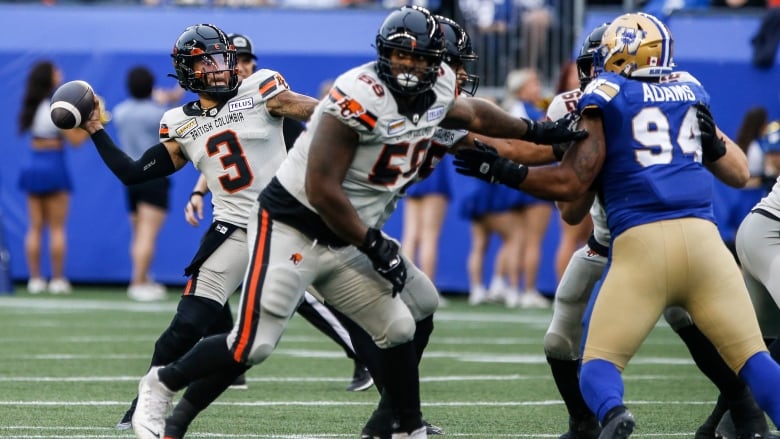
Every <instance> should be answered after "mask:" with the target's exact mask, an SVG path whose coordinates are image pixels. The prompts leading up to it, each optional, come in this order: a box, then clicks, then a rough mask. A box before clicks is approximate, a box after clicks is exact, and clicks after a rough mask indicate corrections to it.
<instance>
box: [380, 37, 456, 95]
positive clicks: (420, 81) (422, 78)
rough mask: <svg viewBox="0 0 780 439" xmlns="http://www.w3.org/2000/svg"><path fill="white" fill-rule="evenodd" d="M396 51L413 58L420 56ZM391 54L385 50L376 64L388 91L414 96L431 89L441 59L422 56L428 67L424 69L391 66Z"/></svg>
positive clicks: (437, 73) (403, 50)
mask: <svg viewBox="0 0 780 439" xmlns="http://www.w3.org/2000/svg"><path fill="white" fill-rule="evenodd" d="M396 50H398V51H400V52H401V53H403V54H404V55H407V56H410V57H413V58H417V57H418V56H420V55H419V54H416V53H414V52H409V51H407V50H405V49H400V48H396ZM392 52H393V49H392V48H391V49H387V50H386V51H385V53H383V54H382V55H380V56H379V59H378V62H377V69H378V71H379V76H380V77H381V78H382V80H384V81H385V83H386V84H387V87H388V88H389V89H390V90H392V91H394V92H395V93H398V94H401V95H404V96H416V95H419V94H421V93H424V92H426V91H428V90H430V89H432V88H433V85H434V84H435V83H436V79H438V77H439V68H440V67H441V57H436V56H426V55H422V58H424V59H425V61H426V62H427V64H428V65H427V66H426V67H419V66H413V67H410V66H407V65H406V64H401V63H396V64H393V62H392V60H391V54H392Z"/></svg>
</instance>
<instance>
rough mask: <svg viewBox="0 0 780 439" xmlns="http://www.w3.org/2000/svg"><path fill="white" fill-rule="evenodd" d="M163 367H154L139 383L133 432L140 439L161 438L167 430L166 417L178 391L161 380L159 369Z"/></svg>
mask: <svg viewBox="0 0 780 439" xmlns="http://www.w3.org/2000/svg"><path fill="white" fill-rule="evenodd" d="M161 368H162V366H157V367H152V368H151V369H150V370H149V373H147V374H146V375H144V377H143V378H141V382H139V383H138V404H137V405H136V407H135V413H134V414H133V432H134V433H135V437H136V438H138V439H161V438H162V437H163V434H164V432H165V417H166V416H168V413H169V412H170V411H171V407H172V406H173V396H174V395H175V394H176V392H174V391H172V390H170V389H168V388H167V387H165V384H163V383H162V382H161V381H160V378H159V377H158V376H157V371H158V370H159V369H161Z"/></svg>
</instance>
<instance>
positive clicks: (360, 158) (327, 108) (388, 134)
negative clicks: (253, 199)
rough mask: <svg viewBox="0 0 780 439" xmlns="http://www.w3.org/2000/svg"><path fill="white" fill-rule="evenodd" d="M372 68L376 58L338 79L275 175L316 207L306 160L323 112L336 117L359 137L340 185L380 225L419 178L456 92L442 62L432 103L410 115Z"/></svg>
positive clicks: (451, 75)
mask: <svg viewBox="0 0 780 439" xmlns="http://www.w3.org/2000/svg"><path fill="white" fill-rule="evenodd" d="M374 66H375V62H371V63H367V64H364V65H362V66H359V67H356V68H354V69H352V70H349V71H348V72H346V73H344V74H342V75H341V76H339V77H338V78H336V81H335V82H334V84H333V88H331V90H330V93H329V94H328V96H327V97H325V98H324V99H323V100H322V101H320V103H319V104H318V105H317V108H316V109H315V110H314V114H313V115H312V117H311V121H310V122H309V126H308V129H307V130H306V131H305V132H304V133H303V134H302V135H301V136H300V137H299V138H298V140H297V141H296V142H295V147H294V148H293V149H292V150H290V155H289V156H288V158H287V160H285V161H284V163H282V166H281V167H280V169H279V171H278V172H277V178H278V179H279V182H280V183H281V185H282V186H283V187H284V188H285V189H286V190H287V192H289V193H290V194H291V195H292V196H293V197H294V198H295V199H296V200H298V201H299V202H300V203H301V204H303V205H304V206H306V207H307V208H308V209H310V210H312V211H315V209H314V208H313V207H312V206H311V204H310V203H309V201H308V200H307V199H306V191H305V188H304V179H305V175H306V164H307V161H308V155H309V149H310V146H311V141H312V135H313V133H314V132H315V131H316V129H317V125H318V124H319V121H320V119H321V118H322V115H323V114H329V115H331V116H334V117H336V118H338V119H339V120H340V121H341V122H343V123H344V124H346V125H348V126H349V127H350V128H352V129H353V130H354V131H355V132H356V133H357V135H358V143H359V146H358V148H357V151H356V154H355V157H354V159H353V161H352V164H351V165H350V167H349V169H348V171H347V175H346V177H345V179H344V182H343V183H342V187H343V189H344V192H345V193H346V194H347V196H348V197H349V200H350V201H351V203H352V205H353V206H354V207H355V210H356V211H357V213H358V215H359V216H360V219H361V220H362V221H363V222H364V223H365V224H366V225H368V226H369V227H376V228H381V227H382V226H383V225H384V222H385V221H386V220H387V218H388V217H389V216H390V214H391V213H392V212H393V211H394V210H395V207H396V202H397V199H398V194H399V193H400V192H401V191H402V189H403V188H404V187H405V186H406V185H407V184H408V183H409V182H411V181H414V180H415V179H416V178H417V174H418V172H420V168H421V165H423V164H424V163H425V162H426V159H427V157H428V151H429V149H431V139H432V138H433V137H434V133H435V132H436V129H437V127H438V125H439V123H441V121H442V120H443V119H444V116H445V115H446V114H447V112H448V111H449V110H450V108H452V106H453V104H454V102H455V96H456V93H457V90H456V82H455V74H454V73H453V71H452V70H451V69H450V68H449V67H447V66H445V65H442V68H441V70H440V74H439V78H438V80H437V81H436V84H435V86H434V88H433V98H434V101H433V103H432V104H431V105H430V106H428V107H427V108H426V109H425V110H424V111H422V112H421V113H420V114H415V115H412V116H411V117H407V116H406V115H403V114H401V113H400V112H399V110H398V105H397V103H396V101H395V98H394V97H393V96H392V94H391V93H390V90H388V89H387V88H386V87H385V86H384V84H383V83H382V80H380V79H379V77H378V76H377V73H376V70H375V69H374Z"/></svg>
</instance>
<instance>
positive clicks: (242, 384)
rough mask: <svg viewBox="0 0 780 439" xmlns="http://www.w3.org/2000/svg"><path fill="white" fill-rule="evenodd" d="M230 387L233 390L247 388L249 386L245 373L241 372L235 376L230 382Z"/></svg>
mask: <svg viewBox="0 0 780 439" xmlns="http://www.w3.org/2000/svg"><path fill="white" fill-rule="evenodd" d="M229 388H230V389H233V390H247V389H249V386H248V385H247V384H246V375H244V374H243V373H242V374H241V375H239V376H237V377H236V379H235V380H233V382H232V383H231V384H230V387H229Z"/></svg>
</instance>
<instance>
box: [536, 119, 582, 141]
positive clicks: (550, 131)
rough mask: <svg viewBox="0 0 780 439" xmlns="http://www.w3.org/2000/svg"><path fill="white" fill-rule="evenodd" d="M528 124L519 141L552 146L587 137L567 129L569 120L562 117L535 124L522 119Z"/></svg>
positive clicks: (580, 132) (579, 132) (580, 131)
mask: <svg viewBox="0 0 780 439" xmlns="http://www.w3.org/2000/svg"><path fill="white" fill-rule="evenodd" d="M523 120H525V121H526V123H528V131H526V132H525V134H524V135H523V137H522V139H521V140H527V141H529V142H534V143H538V144H540V145H554V144H556V143H564V142H569V141H572V140H580V139H584V138H586V137H588V132H587V131H583V130H579V131H572V130H571V129H569V124H570V123H571V120H570V119H567V118H566V117H562V118H560V119H558V120H556V121H546V122H536V121H533V120H530V119H523Z"/></svg>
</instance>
